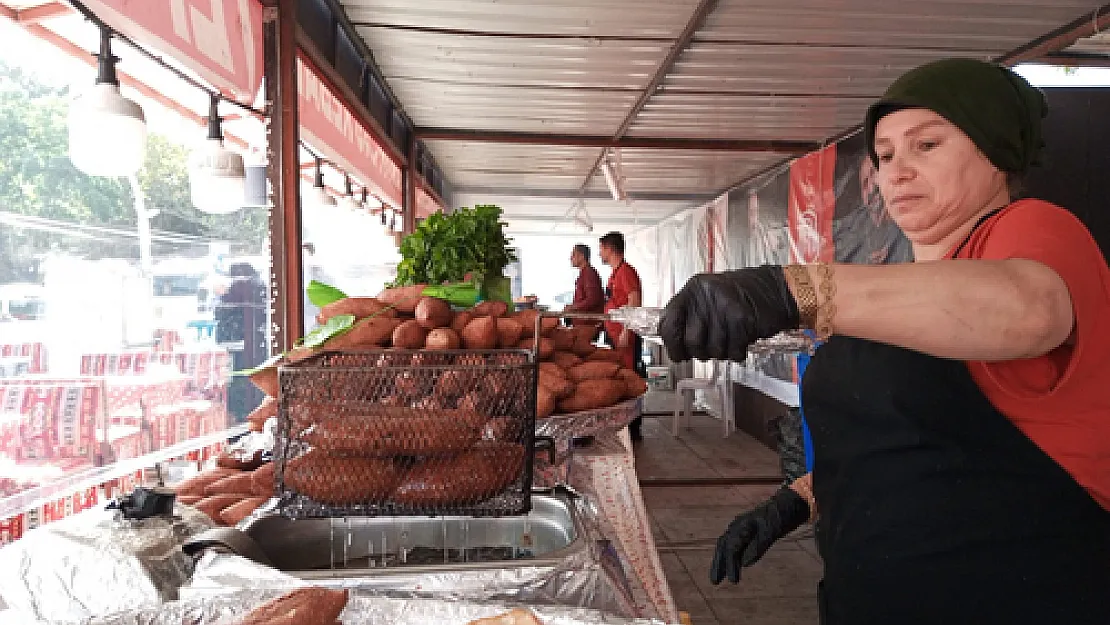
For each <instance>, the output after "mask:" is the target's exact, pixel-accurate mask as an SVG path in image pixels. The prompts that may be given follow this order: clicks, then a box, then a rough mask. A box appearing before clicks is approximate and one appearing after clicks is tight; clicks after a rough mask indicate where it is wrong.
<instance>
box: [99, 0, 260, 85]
mask: <svg viewBox="0 0 1110 625" xmlns="http://www.w3.org/2000/svg"><path fill="white" fill-rule="evenodd" d="M85 4H86V5H87V6H88V7H89V9H91V10H92V12H93V13H95V14H96V15H97V16H99V17H100V18H101V19H102V20H104V21H105V23H107V24H108V25H109V26H111V27H112V28H114V29H116V30H118V31H120V32H121V33H123V34H125V35H127V36H128V37H130V38H131V39H134V40H135V41H137V42H139V43H141V44H144V45H147V46H150V47H151V48H154V49H155V50H156V51H158V52H160V53H163V54H166V55H168V56H170V57H172V58H173V59H174V60H175V61H177V62H179V63H182V64H183V65H185V66H187V67H188V68H189V69H191V70H193V71H195V72H197V73H198V74H200V75H201V77H203V78H204V79H205V80H207V81H208V82H210V83H212V84H213V85H215V86H216V87H218V88H220V89H221V90H223V91H225V93H230V95H231V96H232V97H234V98H236V99H237V100H239V101H242V102H253V101H254V99H255V96H257V95H258V91H259V88H260V87H261V85H262V73H263V65H262V5H261V3H260V2H259V1H258V0H153V1H152V0H85Z"/></svg>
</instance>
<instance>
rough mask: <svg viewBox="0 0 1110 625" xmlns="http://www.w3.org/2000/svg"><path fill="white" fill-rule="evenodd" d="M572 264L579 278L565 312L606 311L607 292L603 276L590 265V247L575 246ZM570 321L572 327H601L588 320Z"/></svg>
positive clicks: (571, 254)
mask: <svg viewBox="0 0 1110 625" xmlns="http://www.w3.org/2000/svg"><path fill="white" fill-rule="evenodd" d="M570 264H571V266H572V267H574V268H575V269H577V270H578V278H577V279H575V281H574V301H572V302H571V303H570V304H569V305H568V306H567V307H566V308H564V309H563V312H580V313H593V314H600V313H601V312H602V311H603V310H604V309H605V292H604V291H602V289H601V276H600V275H598V273H597V269H594V266H593V265H591V264H590V246H588V245H584V244H582V243H579V244H578V245H575V246H574V248H573V249H572V250H571V252H570ZM568 321H569V323H570V325H572V326H586V325H594V326H597V325H599V324H597V323H596V322H594V321H589V320H586V319H569V320H568ZM595 338H596V335H595Z"/></svg>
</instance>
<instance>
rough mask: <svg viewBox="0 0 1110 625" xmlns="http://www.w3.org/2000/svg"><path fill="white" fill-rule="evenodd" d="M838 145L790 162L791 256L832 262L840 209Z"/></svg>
mask: <svg viewBox="0 0 1110 625" xmlns="http://www.w3.org/2000/svg"><path fill="white" fill-rule="evenodd" d="M835 175H836V145H830V146H828V147H826V148H824V149H822V150H819V151H817V152H811V153H809V154H807V155H805V156H803V157H802V158H799V159H798V160H796V161H794V162H793V163H791V165H790V200H789V201H790V205H789V212H788V218H789V220H790V260H791V261H792V262H801V263H816V262H826V263H827V262H832V260H833V257H834V246H833V231H832V223H833V214H834V212H835V211H836V191H835V187H834V184H833V177H834V176H835Z"/></svg>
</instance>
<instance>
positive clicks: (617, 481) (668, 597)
mask: <svg viewBox="0 0 1110 625" xmlns="http://www.w3.org/2000/svg"><path fill="white" fill-rule="evenodd" d="M571 463H572V466H571V468H570V478H571V486H573V487H574V488H576V489H577V490H578V491H579V492H581V493H583V494H584V495H586V496H587V497H588V498H589V499H590V500H591V501H592V502H593V503H594V504H595V505H596V506H597V507H598V509H599V512H600V513H601V514H600V516H601V519H602V531H603V532H604V533H605V535H606V537H608V538H609V539H610V540H612V541H614V543H615V545H616V548H617V553H618V555H619V556H620V558H621V563H622V564H623V565H624V567H625V573H626V575H627V576H628V581H629V585H630V586H631V588H632V597H633V600H634V601H635V604H636V608H637V610H638V611H639V612H640V614H642V615H643V616H644V617H647V618H657V619H661V620H663V621H666V622H668V623H677V622H678V609H677V608H676V607H675V602H674V596H673V595H672V594H671V589H670V586H669V585H668V584H667V578H666V576H665V575H664V572H663V563H662V561H661V560H660V559H659V553H658V551H656V549H655V538H654V537H653V536H652V534H651V524H650V522H649V519H648V514H647V508H646V507H645V506H644V500H643V496H642V494H641V492H640V482H639V477H638V476H637V474H636V461H635V458H634V457H633V455H632V440H631V439H630V438H629V435H628V430H627V429H624V430H621V431H620V432H619V433H614V434H608V435H605V436H602V437H600V438H597V439H596V440H595V441H594V442H593V443H592V444H591V445H589V446H588V447H585V448H580V449H576V450H575V453H574V456H573V458H572V459H571Z"/></svg>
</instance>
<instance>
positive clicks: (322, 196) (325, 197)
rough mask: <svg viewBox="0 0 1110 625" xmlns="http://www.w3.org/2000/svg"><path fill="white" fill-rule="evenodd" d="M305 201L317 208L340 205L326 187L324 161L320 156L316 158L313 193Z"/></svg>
mask: <svg viewBox="0 0 1110 625" xmlns="http://www.w3.org/2000/svg"><path fill="white" fill-rule="evenodd" d="M305 200H307V202H306V203H310V204H312V205H313V206H316V207H332V206H336V205H337V204H338V202H336V201H335V198H333V197H332V196H331V194H330V193H328V190H327V188H326V187H324V159H322V158H320V157H319V156H317V157H316V178H315V181H314V182H313V184H312V193H311V194H310V195H309V196H308V197H306V198H305Z"/></svg>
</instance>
